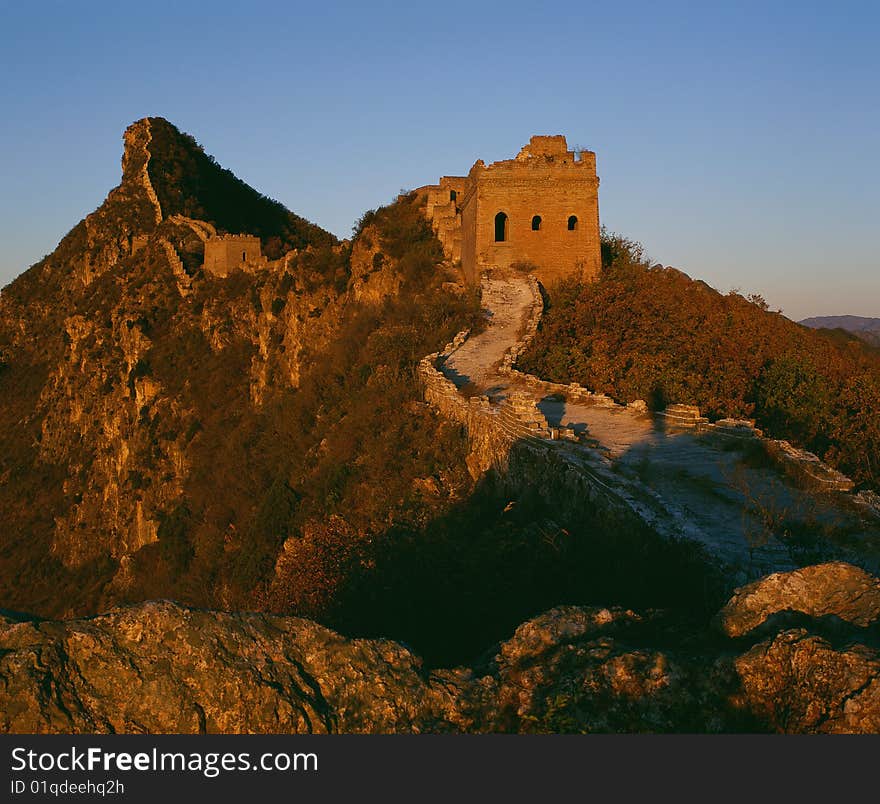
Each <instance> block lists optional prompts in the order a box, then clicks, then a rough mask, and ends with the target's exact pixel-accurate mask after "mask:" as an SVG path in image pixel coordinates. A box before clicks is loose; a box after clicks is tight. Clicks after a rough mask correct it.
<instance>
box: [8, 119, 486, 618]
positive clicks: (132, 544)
mask: <svg viewBox="0 0 880 804" xmlns="http://www.w3.org/2000/svg"><path fill="white" fill-rule="evenodd" d="M125 139H126V148H125V154H124V156H123V178H122V182H121V184H120V186H119V187H117V188H116V189H114V190H113V191H112V192H111V193H110V194H109V196H108V198H107V201H105V203H104V204H103V205H102V206H101V207H100V208H99V209H98V210H96V212H94V213H92V214H91V215H89V216H88V217H87V218H86V219H85V220H84V221H83V222H81V223H80V224H78V225H77V226H76V227H75V228H74V229H73V230H72V231H71V233H70V234H69V235H68V236H67V237H65V238H64V240H63V241H62V242H61V243H60V244H59V246H58V248H57V249H56V251H55V252H54V253H53V254H51V255H49V256H48V257H47V258H45V259H44V260H43V261H41V262H40V263H38V264H37V265H35V266H34V267H33V268H31V269H30V270H29V271H27V272H25V273H24V274H23V275H22V276H21V277H19V278H18V279H17V280H15V281H14V282H13V283H12V284H11V285H9V286H8V287H7V288H5V289H4V291H3V294H2V297H0V354H2V365H0V422H2V427H0V439H2V449H0V516H2V520H3V523H4V528H3V531H2V534H0V567H2V573H0V578H2V581H0V600H2V605H3V606H6V607H10V608H16V609H22V610H29V611H34V612H38V613H42V614H56V615H57V614H65V613H73V612H78V613H88V612H93V611H96V610H100V609H101V608H105V607H106V606H108V605H111V604H112V603H114V602H124V601H127V600H142V599H145V598H150V597H157V596H171V597H175V598H177V599H180V600H185V601H189V602H190V603H194V604H197V605H206V604H213V605H217V606H227V605H232V604H233V603H234V602H236V601H238V602H239V603H242V604H245V603H247V602H248V601H249V599H250V598H249V595H250V594H251V593H252V590H253V587H254V585H255V584H256V583H257V582H258V581H259V580H260V579H261V578H264V577H266V575H267V573H271V570H272V568H273V565H274V561H275V557H276V554H277V553H278V551H279V550H280V547H281V544H282V543H283V542H284V539H285V538H286V537H287V536H288V535H289V534H292V533H294V532H296V533H297V534H299V533H301V532H302V529H303V528H308V527H310V526H309V524H308V523H310V522H312V521H313V520H314V518H315V517H317V518H318V519H320V520H321V521H323V520H325V519H326V517H328V516H330V515H332V514H333V513H334V512H336V511H344V512H345V513H346V517H347V521H348V522H349V523H350V527H351V528H352V529H354V530H357V528H359V527H366V526H367V525H374V524H375V523H376V521H381V522H382V523H383V524H385V523H387V521H388V520H389V519H390V520H392V521H393V519H394V518H395V514H394V512H395V511H399V510H401V509H405V510H407V515H408V516H413V517H416V518H418V517H419V516H424V514H420V513H419V512H420V511H424V510H432V509H433V508H434V507H436V506H437V505H441V506H442V501H443V500H444V499H446V498H447V497H449V496H450V495H451V496H453V497H454V496H456V495H457V494H458V493H459V492H458V489H459V487H460V486H461V485H462V484H465V483H466V482H469V481H466V473H465V472H464V470H463V469H461V468H459V465H460V461H458V460H457V458H458V457H459V453H460V450H461V448H462V447H461V443H462V442H461V438H460V436H458V435H457V433H456V431H455V429H454V428H450V427H449V426H448V425H446V424H444V423H443V422H442V421H438V420H437V419H436V418H435V417H433V416H431V415H430V413H429V412H428V411H426V410H424V409H423V408H422V407H419V406H416V407H413V405H414V404H415V402H416V400H417V399H418V389H417V387H416V385H415V383H414V382H413V381H412V378H411V377H410V375H409V366H411V365H412V364H414V361H415V360H416V358H417V357H418V356H421V355H422V354H423V353H424V352H426V351H430V349H431V348H436V346H437V345H439V344H441V343H442V342H443V341H444V339H446V338H449V337H451V335H452V334H454V332H455V331H457V330H458V329H460V328H461V327H462V326H466V325H467V324H468V323H469V322H470V320H471V316H472V315H473V310H474V309H475V308H474V307H473V302H472V300H471V299H469V298H468V297H466V296H461V295H454V294H439V293H438V292H437V291H438V288H439V282H440V281H441V279H442V277H441V276H440V275H439V274H438V273H437V272H436V271H435V268H436V262H437V261H438V259H439V257H438V254H439V250H438V249H439V247H437V245H436V243H435V242H434V241H433V238H432V236H431V235H430V232H429V231H428V230H427V229H426V227H425V225H424V223H423V221H422V219H421V216H420V215H419V213H418V211H417V210H415V209H414V208H411V204H410V203H409V202H408V201H401V202H400V203H399V204H397V205H396V206H395V207H393V208H392V209H391V210H390V211H388V212H385V213H382V214H378V215H374V216H373V223H372V224H371V225H370V226H369V227H366V228H365V230H364V232H363V233H362V235H361V238H360V239H359V242H358V243H356V244H355V248H354V256H352V251H353V250H352V247H351V246H350V245H347V244H337V243H336V242H335V239H334V238H333V237H332V236H331V235H329V234H328V233H326V232H323V231H322V230H320V229H319V228H318V227H316V226H313V225H312V224H308V223H307V222H305V221H304V220H303V219H302V218H300V217H298V216H296V215H294V214H292V213H289V212H287V211H286V210H284V209H283V208H282V207H281V206H280V205H278V204H277V203H275V202H271V201H268V200H267V199H264V198H263V197H262V196H260V195H259V194H258V193H256V191H254V190H252V189H251V188H249V187H247V185H245V184H243V183H242V182H240V181H239V180H237V179H235V178H234V177H233V176H232V174H230V173H229V172H228V171H225V170H222V169H221V168H219V166H216V165H215V164H214V163H213V161H212V160H210V158H208V157H206V156H205V155H204V153H203V152H202V151H201V150H200V149H198V148H197V147H196V146H195V144H194V141H193V140H192V138H191V137H188V136H186V135H182V134H180V133H179V132H177V130H176V129H175V128H174V127H173V126H172V125H171V124H169V123H167V122H165V121H162V120H157V119H150V120H144V121H140V122H138V123H136V124H134V125H133V126H132V127H130V128H129V130H128V131H127V132H126V136H125ZM154 188H155V191H154ZM157 199H158V203H157ZM233 208H234V209H235V210H236V213H235V214H236V216H237V217H236V216H233V214H232V212H231V210H232V209H233ZM169 210H173V212H169ZM178 213H187V216H186V217H183V216H182V215H181V214H178ZM193 214H198V215H203V216H204V218H203V219H202V220H200V221H199V220H195V219H192V218H190V217H189V215H193ZM206 223H207V224H213V225H215V226H218V227H220V226H226V227H235V229H239V228H240V229H244V230H245V231H248V232H253V233H257V234H259V235H261V237H263V238H268V239H269V240H270V241H271V240H272V239H273V238H274V239H275V240H277V241H279V242H280V243H281V244H282V245H283V247H284V248H287V247H288V246H291V245H295V246H296V247H297V248H299V249H300V250H299V251H298V252H290V253H289V254H288V257H287V259H286V260H284V261H282V262H279V263H270V264H269V267H268V268H267V269H264V270H260V271H257V272H256V273H253V272H252V273H246V272H243V271H238V272H236V273H235V274H233V275H232V276H230V277H229V278H227V279H223V280H220V279H216V278H214V277H211V276H207V275H205V274H204V273H203V272H202V270H201V267H200V265H201V260H202V253H203V249H204V242H203V237H204V235H203V234H201V233H202V232H203V231H204V229H205V224H206ZM393 226H398V227H402V230H401V231H402V232H403V234H400V233H398V235H395V237H396V238H397V239H396V240H395V241H394V243H393V244H392V246H391V247H390V248H386V247H385V245H384V240H383V234H384V230H383V227H388V228H389V229H390V228H392V227H393ZM136 237H141V238H143V245H142V247H140V248H139V249H137V250H135V249H134V248H132V240H133V239H134V238H136ZM371 237H372V239H373V241H374V242H373V243H372V244H371V248H370V249H367V250H365V247H364V241H365V240H368V239H369V238H371ZM401 237H402V238H403V241H402V244H401V242H398V241H401ZM383 277H384V278H383ZM368 281H372V283H373V285H375V286H377V287H381V286H382V284H383V282H385V284H386V285H388V286H389V287H392V288H393V289H394V292H392V293H389V295H388V298H387V299H386V300H385V303H384V304H381V305H379V304H374V305H366V304H363V303H360V302H359V301H358V298H360V297H361V296H365V295H367V294H365V292H363V290H362V286H363V285H365V284H366V283H367V282H368ZM349 284H351V286H352V290H351V292H349V288H348V286H349ZM358 289H360V292H358ZM446 467H449V469H448V471H447V470H446ZM434 474H436V475H437V477H438V481H437V482H434V481H431V482H432V484H433V485H431V488H432V490H433V491H432V493H431V494H428V495H424V494H423V495H419V494H418V493H414V492H413V490H412V488H411V484H412V483H413V481H414V480H415V478H417V477H422V476H427V477H428V478H430V477H432V476H433V475H434ZM426 482H427V481H426ZM365 487H368V488H370V493H368V494H364V493H363V489H364V488H365ZM316 583H317V581H316Z"/></svg>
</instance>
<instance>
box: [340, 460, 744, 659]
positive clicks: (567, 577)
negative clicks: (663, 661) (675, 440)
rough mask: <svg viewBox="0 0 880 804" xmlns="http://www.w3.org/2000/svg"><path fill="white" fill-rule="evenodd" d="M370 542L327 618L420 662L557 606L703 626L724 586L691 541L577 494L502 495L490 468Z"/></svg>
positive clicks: (474, 644) (464, 653)
mask: <svg viewBox="0 0 880 804" xmlns="http://www.w3.org/2000/svg"><path fill="white" fill-rule="evenodd" d="M374 549H375V553H374V555H373V556H372V563H373V567H372V569H371V571H369V572H365V573H356V574H355V575H353V576H351V577H350V578H349V579H348V582H347V583H346V585H345V588H344V589H343V590H341V594H340V595H339V597H338V599H337V601H336V603H337V605H336V606H334V613H333V615H332V617H331V623H330V624H331V625H332V626H333V627H335V628H338V629H339V630H341V631H342V632H344V633H346V634H351V635H358V636H374V637H375V636H383V637H390V638H393V639H395V640H398V641H402V642H404V643H406V644H408V645H409V646H411V647H412V648H413V649H414V650H415V651H416V652H417V653H419V654H420V655H422V656H423V657H424V658H425V661H426V663H427V664H428V665H429V666H445V667H449V666H453V665H456V664H470V663H473V662H474V661H475V660H476V659H477V657H478V656H479V654H481V652H483V651H485V650H486V649H487V647H488V646H490V645H492V644H494V643H496V642H497V641H499V640H502V639H506V638H509V637H510V635H511V634H512V633H513V630H514V629H515V628H516V627H517V626H518V625H519V624H520V623H522V622H523V621H525V620H526V619H528V618H530V617H532V616H535V615H536V614H539V613H540V612H542V611H545V610H547V609H549V608H552V607H554V606H559V605H562V604H582V605H588V604H594V605H600V606H615V605H617V606H624V607H630V608H633V609H636V610H645V609H652V608H662V609H668V610H670V611H671V612H673V613H674V615H673V619H677V620H686V621H688V622H693V621H699V622H705V621H706V619H707V618H708V617H709V616H711V615H712V614H714V613H715V611H717V609H718V608H719V606H720V605H721V604H722V603H723V602H724V601H725V599H726V596H727V593H728V592H729V588H728V587H727V586H726V585H725V583H724V582H723V580H722V579H721V578H720V577H719V575H718V574H717V573H716V571H715V570H714V569H713V568H712V566H711V565H710V563H709V562H708V561H707V560H706V556H705V554H704V553H703V551H702V550H701V548H699V546H697V545H695V544H693V543H690V542H684V541H679V542H670V541H667V540H664V539H662V538H660V537H659V536H658V535H657V534H655V533H654V532H652V531H651V530H650V529H649V528H648V527H647V526H646V525H644V523H642V522H640V521H639V520H637V519H636V518H635V517H630V518H624V517H622V516H620V515H617V514H615V515H612V514H609V513H608V512H607V511H603V510H600V509H598V508H596V507H595V506H593V505H591V504H590V503H589V502H588V501H574V502H573V501H571V500H568V501H566V503H565V504H564V505H560V504H559V501H558V500H554V499H551V498H549V497H547V496H544V495H543V494H542V493H541V492H540V491H538V490H537V487H536V488H535V489H526V490H524V491H518V492H515V493H514V492H511V491H510V490H508V489H507V488H505V484H504V482H503V479H501V478H499V477H497V476H495V475H493V474H491V473H490V474H489V475H486V476H484V478H483V479H482V480H481V481H480V482H479V483H478V484H477V486H476V488H475V489H474V491H473V493H472V494H471V495H470V496H469V497H468V498H467V499H466V500H463V501H462V502H461V503H459V504H458V505H457V506H455V507H454V508H453V509H452V510H450V511H449V512H448V513H447V514H446V515H444V516H442V517H439V518H437V519H435V520H433V521H431V522H429V523H428V524H427V525H426V526H425V527H424V528H422V529H419V530H406V529H403V528H398V527H395V528H392V529H391V530H389V531H388V532H387V533H385V534H384V536H383V538H381V539H380V540H378V541H377V543H376V544H375V545H374ZM686 630H687V631H688V632H690V629H686ZM656 636H657V638H658V639H660V638H661V635H660V634H657V635H656Z"/></svg>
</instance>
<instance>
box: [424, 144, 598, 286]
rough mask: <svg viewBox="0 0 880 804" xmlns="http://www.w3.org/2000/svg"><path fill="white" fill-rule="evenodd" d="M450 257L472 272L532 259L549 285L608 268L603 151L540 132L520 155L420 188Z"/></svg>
mask: <svg viewBox="0 0 880 804" xmlns="http://www.w3.org/2000/svg"><path fill="white" fill-rule="evenodd" d="M419 192H421V193H423V194H424V195H425V196H426V207H425V213H426V215H427V217H428V219H429V220H430V221H431V225H432V227H433V228H434V231H435V232H436V234H437V237H438V239H439V240H440V242H441V243H442V244H443V249H444V251H445V253H446V257H447V259H449V260H452V261H458V260H460V261H461V266H462V269H463V271H464V274H465V277H466V278H467V280H468V281H469V282H471V283H476V282H478V281H479V277H480V275H481V274H482V272H483V271H484V270H487V269H491V268H508V267H510V266H512V265H514V266H515V265H516V264H517V263H529V264H531V265H532V266H534V267H533V268H532V271H533V272H534V273H535V275H536V276H537V277H538V279H540V280H541V282H543V283H544V284H545V285H546V284H547V283H548V282H552V281H553V280H555V279H558V278H561V277H563V276H570V275H573V274H574V275H581V276H583V277H585V278H592V277H595V276H596V275H597V274H598V273H599V269H600V267H601V251H600V245H599V179H598V177H597V176H596V154H595V153H593V152H592V151H570V150H568V144H567V143H566V140H565V137H563V136H561V135H557V136H535V137H532V138H531V139H530V140H529V144H528V145H526V146H525V147H524V148H522V150H520V152H519V154H518V155H517V156H516V158H515V159H507V160H503V161H500V162H493V163H492V164H489V165H486V164H485V163H484V162H483V160H482V159H479V160H477V162H476V163H475V164H474V166H473V167H472V168H471V169H470V172H469V173H468V175H467V176H443V177H442V178H441V179H440V183H439V184H436V185H429V186H427V187H422V188H420V190H419Z"/></svg>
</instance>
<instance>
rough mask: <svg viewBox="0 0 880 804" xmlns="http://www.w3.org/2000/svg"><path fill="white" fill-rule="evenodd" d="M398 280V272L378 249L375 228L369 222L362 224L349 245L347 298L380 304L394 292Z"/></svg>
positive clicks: (378, 238) (396, 290)
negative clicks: (362, 228)
mask: <svg viewBox="0 0 880 804" xmlns="http://www.w3.org/2000/svg"><path fill="white" fill-rule="evenodd" d="M402 281H403V280H402V277H401V275H400V272H399V271H397V270H395V267H394V266H393V265H392V263H391V261H390V260H389V258H388V256H387V255H386V254H384V253H383V252H382V247H381V242H380V235H379V232H378V229H377V228H376V227H375V226H373V225H368V226H366V227H364V231H363V232H361V234H360V236H359V237H357V239H356V240H355V241H354V243H353V244H352V248H351V279H350V281H349V286H348V289H349V294H350V295H351V298H352V299H353V300H354V301H356V302H362V303H364V304H382V303H384V302H385V300H386V299H391V298H394V297H395V296H396V295H397V293H398V291H399V290H400V285H401V283H402Z"/></svg>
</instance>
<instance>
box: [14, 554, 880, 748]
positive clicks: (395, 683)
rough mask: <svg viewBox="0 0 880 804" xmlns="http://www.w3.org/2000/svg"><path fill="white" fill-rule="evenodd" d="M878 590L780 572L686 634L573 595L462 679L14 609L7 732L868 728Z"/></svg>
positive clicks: (843, 572) (275, 630)
mask: <svg viewBox="0 0 880 804" xmlns="http://www.w3.org/2000/svg"><path fill="white" fill-rule="evenodd" d="M829 583H833V584H834V586H835V589H836V592H835V595H834V596H833V597H832V598H831V599H829V598H828V597H827V596H826V594H825V592H826V590H827V584H829ZM878 585H880V582H878V579H876V578H873V577H871V576H867V575H866V574H865V573H864V572H863V571H861V570H859V569H857V568H855V567H851V566H849V565H843V564H830V565H820V566H815V567H809V568H806V569H805V570H801V571H797V572H792V573H785V574H780V575H776V576H770V577H769V578H766V579H763V580H761V581H759V582H756V583H755V584H752V585H750V586H749V587H748V588H746V589H743V590H739V591H738V592H737V594H736V595H735V596H734V597H733V598H732V599H731V601H730V602H729V603H728V604H727V606H726V607H725V609H724V611H723V612H722V613H721V615H720V617H719V619H718V621H717V622H718V624H719V626H720V628H719V629H718V631H717V635H714V634H711V633H707V634H695V633H689V634H683V633H679V632H677V631H676V628H675V626H674V625H673V624H671V623H669V622H667V621H665V620H664V615H663V614H662V613H661V612H657V611H653V612H644V613H641V614H638V613H636V612H633V611H630V610H626V609H620V608H611V609H608V608H602V607H579V606H563V607H559V608H555V609H553V610H551V611H548V612H546V613H544V614H542V615H540V616H538V617H535V618H533V619H531V620H528V621H527V622H525V623H523V624H522V625H521V626H520V627H519V628H517V629H516V632H515V633H514V634H513V636H512V637H510V638H509V639H507V640H506V641H504V642H502V643H501V644H500V645H498V646H496V648H495V649H494V650H493V651H492V652H491V653H490V654H488V655H487V658H486V660H485V661H484V662H482V663H479V664H477V665H475V666H473V667H470V668H461V667H460V668H455V669H451V670H432V669H429V668H426V667H425V666H424V665H423V663H422V662H421V660H420V659H419V657H418V656H416V655H414V654H413V653H412V652H411V651H409V650H407V649H406V648H404V647H403V646H401V645H399V644H397V643H394V642H390V641H387V640H376V639H369V640H368V639H347V638H345V637H342V636H340V635H339V634H337V633H334V632H333V631H330V630H328V629H326V628H323V627H321V626H319V625H317V624H315V623H314V622H311V621H309V620H304V619H297V618H285V617H272V616H267V615H261V614H248V613H239V614H229V613H221V612H210V611H197V610H192V609H186V608H182V607H180V606H177V605H175V604H173V603H167V602H159V603H147V604H142V605H140V606H137V607H133V608H127V609H121V610H117V611H112V612H110V613H108V614H105V615H102V616H101V617H98V618H95V619H92V620H74V621H67V622H52V621H33V620H22V619H15V618H13V617H6V618H5V619H3V621H2V626H0V628H2V630H0V650H2V658H0V678H2V681H3V683H2V685H0V713H2V715H0V724H2V728H3V730H4V731H13V732H31V731H37V732H108V731H113V732H250V731H259V732H275V733H277V732H285V733H287V732H294V733H305V732H320V733H323V732H442V731H454V732H475V731H506V732H536V731H537V732H541V731H554V732H556V731H573V732H606V731H648V732H656V731H688V732H694V731H701V732H702V731H711V732H718V731H738V730H749V731H756V730H757V731H764V730H770V731H786V732H875V731H878V730H880V650H878V648H880V642H878V636H880V632H878V627H880V617H878V612H877V609H876V600H875V599H874V598H875V596H876V592H877V589H878ZM780 589H785V590H786V591H785V593H784V594H780ZM819 612H821V616H816V615H817V613H819ZM734 624H735V625H734ZM725 634H726V635H727V638H725Z"/></svg>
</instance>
